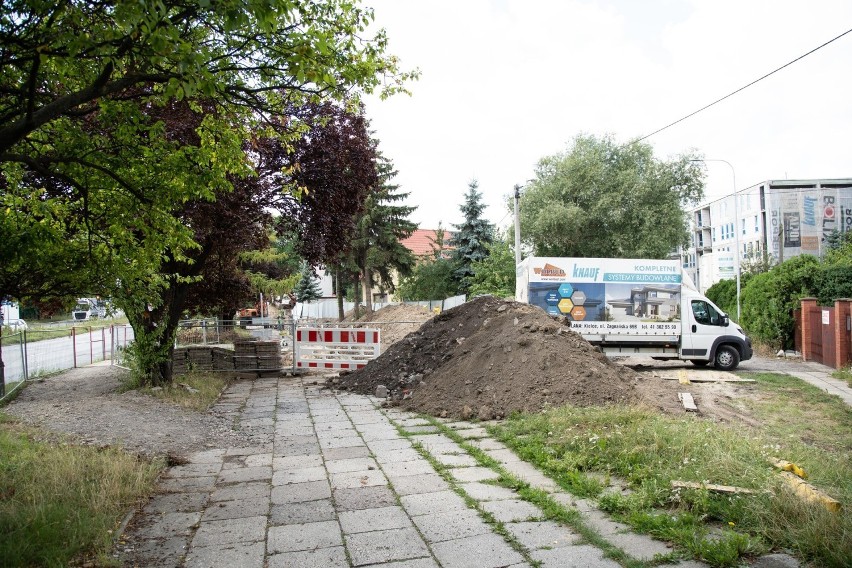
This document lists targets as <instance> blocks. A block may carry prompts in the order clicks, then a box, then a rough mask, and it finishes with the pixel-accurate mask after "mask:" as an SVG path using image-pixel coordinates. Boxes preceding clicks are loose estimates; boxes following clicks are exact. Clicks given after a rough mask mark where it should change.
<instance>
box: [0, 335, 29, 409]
mask: <svg viewBox="0 0 852 568" xmlns="http://www.w3.org/2000/svg"><path fill="white" fill-rule="evenodd" d="M25 353H26V352H25V344H24V333H23V332H17V333H6V332H4V333H3V345H2V356H3V365H4V368H3V371H4V373H3V376H4V384H3V385H0V397H3V396H5V395H7V394H10V393H11V392H12V391H13V390H15V389H16V388H17V387H18V385H19V383H21V382H22V381H24V380H25V378H26V364H25V361H26V358H25Z"/></svg>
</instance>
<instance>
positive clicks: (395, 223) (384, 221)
mask: <svg viewBox="0 0 852 568" xmlns="http://www.w3.org/2000/svg"><path fill="white" fill-rule="evenodd" d="M376 172H377V173H378V177H379V184H378V187H377V189H376V190H375V191H374V192H372V193H371V194H370V195H369V197H367V201H366V203H365V206H364V212H363V213H362V214H361V217H360V219H359V220H358V226H357V229H356V233H355V238H354V239H353V241H352V246H351V250H350V253H349V264H350V265H352V266H354V267H355V272H357V273H358V274H359V279H360V282H361V289H362V291H363V293H362V298H363V301H364V306H365V308H366V310H367V314H370V313H372V311H373V306H372V297H371V294H370V290H372V287H373V285H374V284H379V285H381V286H383V287H385V288H387V289H388V290H389V291H391V292H393V291H394V283H393V277H394V273H395V272H396V273H398V274H399V275H401V276H406V275H408V274H410V273H411V270H412V268H413V267H414V261H415V259H414V255H413V254H412V253H411V251H410V250H408V249H407V248H406V247H405V246H403V244H402V243H401V242H400V241H401V240H402V239H405V238H406V237H409V236H410V235H411V233H413V232H414V230H415V229H416V228H417V225H415V224H414V223H413V222H412V221H410V220H409V219H408V216H409V215H410V214H411V212H412V211H414V210H415V209H416V207H410V206H407V205H402V204H401V202H402V201H404V200H405V198H406V197H408V195H409V194H408V193H407V192H400V191H398V190H399V185H396V184H394V183H392V181H391V180H393V178H394V177H396V174H397V172H396V170H395V169H394V167H393V163H392V162H391V161H390V160H389V159H388V158H386V157H384V156H382V155H381V154H379V155H378V158H377V160H376Z"/></svg>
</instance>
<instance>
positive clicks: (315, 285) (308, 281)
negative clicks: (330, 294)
mask: <svg viewBox="0 0 852 568" xmlns="http://www.w3.org/2000/svg"><path fill="white" fill-rule="evenodd" d="M293 292H294V293H295V294H296V300H297V301H299V302H310V301H312V300H319V299H320V298H322V290H320V287H319V281H318V280H317V279H316V277H315V276H314V271H313V269H312V268H311V267H310V266H309V265H308V263H307V262H303V263H302V274H301V277H300V278H299V282H298V284H296V288H295V290H293Z"/></svg>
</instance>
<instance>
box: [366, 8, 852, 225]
mask: <svg viewBox="0 0 852 568" xmlns="http://www.w3.org/2000/svg"><path fill="white" fill-rule="evenodd" d="M364 2H365V3H366V5H368V6H372V7H373V8H374V9H375V14H376V23H377V25H378V26H381V27H384V28H385V29H386V30H387V33H388V36H389V38H390V48H389V51H390V52H391V53H393V54H394V55H397V56H399V57H400V59H401V60H402V64H403V66H404V67H405V68H413V67H417V68H419V69H420V71H421V72H422V77H421V78H420V80H419V81H416V82H414V83H412V84H411V91H412V96H410V97H407V96H405V95H401V96H396V97H393V98H391V99H389V100H386V101H379V100H378V99H375V98H370V99H368V100H367V114H368V116H369V117H370V119H371V120H372V127H373V129H374V130H375V131H376V135H377V137H378V138H379V140H380V141H381V146H380V148H381V149H382V151H383V152H384V153H385V155H387V156H389V157H390V158H391V159H392V160H393V161H394V164H395V165H396V167H397V169H398V170H399V175H398V177H397V180H396V181H397V182H398V183H400V185H401V186H402V189H403V190H404V191H408V192H410V193H411V195H410V197H409V204H410V205H416V206H417V207H418V209H417V211H416V212H415V213H414V214H413V215H412V218H413V219H414V220H415V221H416V222H417V223H419V224H420V226H421V227H422V228H435V227H437V225H438V222H439V221H442V222H443V224H444V226H445V227H448V225H449V224H451V223H459V222H461V220H462V217H461V213H460V212H459V205H460V204H461V203H462V201H463V195H464V193H465V191H466V190H467V185H468V183H469V182H470V180H471V179H474V178H475V179H477V180H478V181H479V187H480V190H481V191H482V192H483V194H484V198H485V202H486V203H487V205H488V208H487V209H486V215H487V217H488V218H489V219H491V220H492V221H493V222H494V223H496V224H498V226H500V227H505V226H507V225H508V224H509V223H510V222H511V217H510V216H509V215H508V214H507V213H508V212H507V210H506V206H505V202H506V199H507V197H508V196H509V195H510V194H511V192H512V187H513V186H514V185H515V184H516V183H521V184H523V183H524V182H525V181H526V180H528V179H529V178H532V177H533V175H534V174H533V171H534V166H535V164H536V162H537V161H538V160H539V159H540V158H541V157H543V156H546V155H551V154H555V153H558V152H560V151H563V150H565V149H566V148H567V146H568V143H569V142H570V141H571V140H572V139H573V138H574V136H576V135H577V134H578V133H590V134H595V135H599V136H601V135H604V134H606V133H610V134H612V135H614V136H615V138H616V139H617V140H619V141H624V142H627V141H629V140H630V139H632V138H636V137H640V136H644V135H646V134H649V133H651V132H653V131H654V130H657V129H658V128H661V127H663V126H665V125H666V124H668V123H670V122H673V121H674V120H677V119H678V118H681V117H682V116H684V115H686V114H689V113H690V112H693V111H695V110H697V109H699V108H701V107H702V106H704V105H706V104H708V103H710V102H712V101H714V100H716V99H718V98H720V97H722V96H725V95H727V94H728V93H730V92H732V91H734V90H736V89H738V88H740V87H742V86H744V85H746V84H747V83H749V82H751V81H753V80H755V79H757V78H759V77H761V76H762V75H764V74H766V73H768V72H770V71H772V70H774V69H776V68H777V67H780V66H782V65H784V64H786V63H788V62H790V61H792V60H793V59H796V58H797V57H799V56H801V55H803V54H805V53H806V52H808V51H810V50H811V49H813V48H815V47H817V46H819V45H821V44H823V43H825V42H827V41H828V40H830V39H832V38H834V37H836V36H838V35H840V34H842V33H843V32H846V31H847V30H849V29H850V28H852V2H850V1H849V0H811V1H809V2H805V1H803V0H429V1H428V2H427V1H424V0H364ZM850 70H852V33H850V34H848V35H846V36H844V37H842V38H840V39H838V40H837V41H835V42H833V43H831V44H830V45H828V46H826V47H824V48H822V49H820V50H819V51H817V52H815V53H813V54H811V55H809V56H808V57H806V58H804V59H802V60H801V61H799V62H797V63H795V64H793V65H791V66H789V67H787V68H786V69H783V70H782V71H780V72H778V73H776V74H775V75H773V76H771V77H769V78H767V79H765V80H763V81H761V82H759V83H757V84H756V85H754V86H752V87H749V88H748V89H746V90H745V91H743V92H742V93H740V94H738V95H735V96H733V97H732V98H730V99H728V100H726V101H723V102H722V103H719V104H718V105H716V106H714V107H712V108H711V109H709V110H706V111H704V112H702V113H700V114H699V115H697V116H695V117H693V118H691V119H689V120H687V121H685V122H682V123H680V124H678V125H676V126H674V127H672V128H670V129H668V130H666V131H665V132H661V133H660V134H657V135H655V136H653V137H651V138H650V139H648V142H649V143H651V144H652V145H653V147H654V150H655V154H656V156H657V157H658V158H668V157H671V156H674V155H677V154H679V153H682V152H684V151H686V150H689V149H692V148H694V149H696V150H697V151H699V152H701V153H703V154H704V155H705V156H706V157H707V158H719V159H724V160H727V161H728V162H730V163H731V164H732V165H733V167H734V172H735V175H736V186H737V188H738V189H743V188H745V187H749V186H751V185H754V184H755V183H758V182H760V181H763V180H767V179H785V178H789V179H800V178H817V177H823V178H824V177H831V178H837V177H852V104H850V101H851V100H852V73H850ZM707 171H708V175H707V192H708V195H709V196H710V197H717V196H721V195H724V194H726V193H730V192H731V191H732V189H733V176H732V172H731V169H730V168H728V166H727V165H725V164H723V163H710V164H708V168H707Z"/></svg>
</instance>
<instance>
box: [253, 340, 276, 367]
mask: <svg viewBox="0 0 852 568" xmlns="http://www.w3.org/2000/svg"><path fill="white" fill-rule="evenodd" d="M255 350H256V353H257V368H258V369H260V370H262V371H267V372H274V373H275V374H277V373H278V371H280V370H281V349H280V346H279V343H278V342H277V341H257V342H255ZM263 374H265V373H261V375H263Z"/></svg>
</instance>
